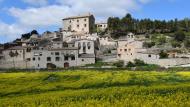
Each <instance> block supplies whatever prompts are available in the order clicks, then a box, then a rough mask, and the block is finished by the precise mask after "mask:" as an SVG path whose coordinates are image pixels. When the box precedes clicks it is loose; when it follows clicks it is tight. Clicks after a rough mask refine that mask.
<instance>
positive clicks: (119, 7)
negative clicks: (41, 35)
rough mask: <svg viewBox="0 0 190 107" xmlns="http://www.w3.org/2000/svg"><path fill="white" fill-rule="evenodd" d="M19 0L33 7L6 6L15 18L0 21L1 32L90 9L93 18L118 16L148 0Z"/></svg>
mask: <svg viewBox="0 0 190 107" xmlns="http://www.w3.org/2000/svg"><path fill="white" fill-rule="evenodd" d="M0 1H1V0H0ZM22 1H23V2H25V3H28V4H30V5H31V6H32V5H34V7H26V8H19V7H12V8H9V9H8V14H9V15H10V16H12V17H13V18H15V19H16V22H15V23H13V24H10V25H9V24H6V23H0V26H1V27H0V32H3V33H1V35H3V36H6V37H8V38H16V37H18V36H20V34H22V33H24V32H26V31H30V30H32V29H37V30H38V29H45V28H48V27H49V28H51V27H52V26H59V27H61V26H63V25H62V22H61V21H62V20H61V19H63V18H65V17H68V16H73V15H79V14H86V13H89V12H91V13H93V14H94V15H95V17H96V20H98V21H105V19H107V18H108V17H110V16H118V17H121V16H124V15H125V14H126V13H128V12H130V11H134V10H135V11H137V10H139V9H140V7H141V6H142V5H144V4H145V3H148V2H150V1H151V0H55V2H54V4H53V5H49V4H48V0H22ZM36 6H37V7H36Z"/></svg>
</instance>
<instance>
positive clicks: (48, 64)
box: [47, 63, 56, 69]
mask: <svg viewBox="0 0 190 107" xmlns="http://www.w3.org/2000/svg"><path fill="white" fill-rule="evenodd" d="M55 68H56V65H55V64H52V63H47V69H55Z"/></svg>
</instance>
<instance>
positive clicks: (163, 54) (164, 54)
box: [159, 51, 168, 59]
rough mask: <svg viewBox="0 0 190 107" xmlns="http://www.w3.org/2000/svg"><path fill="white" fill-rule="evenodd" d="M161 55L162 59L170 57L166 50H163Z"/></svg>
mask: <svg viewBox="0 0 190 107" xmlns="http://www.w3.org/2000/svg"><path fill="white" fill-rule="evenodd" d="M159 56H160V59H163V58H168V54H167V53H166V52H164V51H161V52H160V54H159Z"/></svg>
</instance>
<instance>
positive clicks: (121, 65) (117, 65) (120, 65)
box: [113, 61, 124, 67]
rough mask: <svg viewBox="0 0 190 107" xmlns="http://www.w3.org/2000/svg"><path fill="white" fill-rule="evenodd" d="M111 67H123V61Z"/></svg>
mask: <svg viewBox="0 0 190 107" xmlns="http://www.w3.org/2000/svg"><path fill="white" fill-rule="evenodd" d="M113 65H114V66H116V67H123V66H124V61H118V62H115V63H114V64H113Z"/></svg>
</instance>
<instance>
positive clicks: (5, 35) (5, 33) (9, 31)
mask: <svg viewBox="0 0 190 107" xmlns="http://www.w3.org/2000/svg"><path fill="white" fill-rule="evenodd" d="M26 31H27V29H26V28H24V27H22V26H19V25H18V24H10V25H9V24H6V23H4V22H2V21H0V32H1V35H0V38H1V39H3V40H4V42H7V40H14V39H16V38H17V37H18V35H20V34H22V33H24V32H26Z"/></svg>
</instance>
